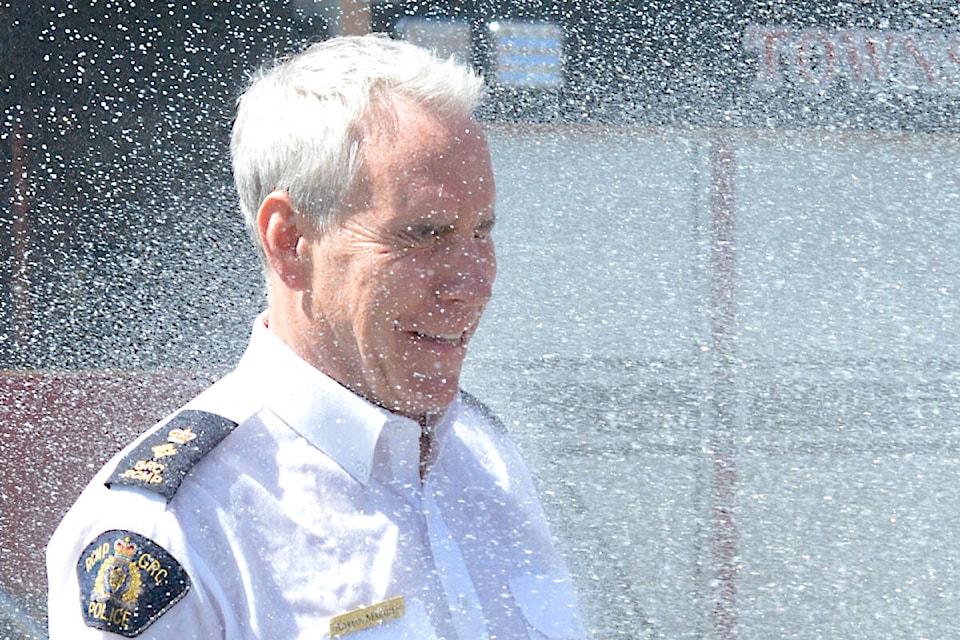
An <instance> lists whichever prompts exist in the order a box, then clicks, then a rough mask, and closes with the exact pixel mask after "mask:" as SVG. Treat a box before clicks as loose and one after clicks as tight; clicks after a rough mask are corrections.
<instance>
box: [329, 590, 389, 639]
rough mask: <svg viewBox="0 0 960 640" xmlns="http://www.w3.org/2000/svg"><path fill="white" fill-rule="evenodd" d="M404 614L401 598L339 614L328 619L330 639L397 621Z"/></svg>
mask: <svg viewBox="0 0 960 640" xmlns="http://www.w3.org/2000/svg"><path fill="white" fill-rule="evenodd" d="M404 613H406V605H405V604H404V602H403V596H397V597H396V598H390V599H389V600H384V601H383V602H378V603H376V604H372V605H370V606H369V607H364V608H363V609H357V610H356V611H348V612H347V613H341V614H340V615H338V616H334V617H332V618H330V637H331V638H337V637H339V636H345V635H347V634H348V633H356V632H357V631H363V630H364V629H369V628H370V627H375V626H377V625H378V624H383V623H384V622H390V621H391V620H397V619H399V618H402V617H403V614H404Z"/></svg>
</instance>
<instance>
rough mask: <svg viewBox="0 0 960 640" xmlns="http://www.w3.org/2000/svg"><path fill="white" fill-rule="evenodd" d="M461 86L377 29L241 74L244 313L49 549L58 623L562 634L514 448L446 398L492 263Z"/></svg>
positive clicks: (321, 633)
mask: <svg viewBox="0 0 960 640" xmlns="http://www.w3.org/2000/svg"><path fill="white" fill-rule="evenodd" d="M480 89H481V87H480V81H479V79H478V78H477V77H476V76H475V75H474V74H473V73H472V72H471V71H469V70H468V69H465V68H462V67H460V66H458V65H456V64H454V63H453V62H440V61H438V60H436V59H435V58H433V57H432V56H430V55H429V54H428V53H426V52H425V51H423V50H421V49H418V48H416V47H413V46H411V45H408V44H403V43H400V42H395V41H392V40H389V39H386V38H381V37H376V36H369V37H360V38H341V39H336V40H332V41H329V42H326V43H321V44H318V45H315V46H313V47H311V48H309V49H308V50H306V51H305V52H303V53H301V54H300V55H297V56H294V57H292V58H291V59H289V60H287V61H285V62H284V63H282V64H280V65H279V66H277V67H275V68H274V69H272V70H269V71H267V72H264V73H263V74H261V75H260V76H259V77H258V78H256V79H255V80H254V82H253V83H252V85H251V86H250V88H249V89H248V90H247V92H246V93H245V94H244V96H243V97H242V98H241V100H240V104H239V110H238V114H237V120H236V123H235V125H234V132H233V142H232V154H233V163H234V172H235V178H236V183H237V187H238V190H239V193H240V201H241V209H242V210H243V213H244V215H245V218H246V222H247V224H248V226H249V228H250V231H251V233H252V235H253V237H254V239H255V241H256V244H257V248H258V251H259V253H260V255H261V257H262V259H263V264H264V270H265V273H266V278H267V283H268V305H267V311H266V312H265V313H264V314H263V315H262V316H260V317H259V318H258V319H257V320H256V321H255V323H254V328H253V334H252V337H251V340H250V345H249V347H248V348H247V351H246V353H245V354H244V356H243V358H242V359H241V361H240V363H239V365H238V366H237V368H236V370H235V371H234V372H232V373H231V374H229V375H227V376H226V377H225V378H224V379H223V380H221V381H219V382H218V383H216V384H215V385H214V386H213V387H211V388H210V389H208V390H207V391H205V392H204V393H202V394H201V395H200V396H198V397H197V398H196V399H194V400H193V401H191V402H190V403H188V404H187V405H186V406H185V407H184V408H183V410H181V411H180V412H178V413H176V414H175V415H173V416H172V417H170V418H168V419H167V420H165V421H164V422H161V423H160V424H159V425H157V426H155V427H154V428H153V429H151V430H150V431H149V432H147V433H146V434H145V435H144V436H142V437H141V438H140V439H139V440H138V441H137V442H135V443H133V444H132V445H131V446H130V447H128V448H127V449H126V450H125V451H123V452H121V453H120V454H119V455H118V456H117V457H116V458H115V459H114V460H113V461H112V462H111V463H109V464H108V465H107V466H106V467H105V468H104V469H103V470H102V471H101V472H100V473H99V474H98V475H97V476H96V477H95V478H94V479H93V481H92V482H91V484H90V485H89V486H88V488H87V489H86V490H85V491H84V493H83V495H82V496H81V497H80V499H79V500H78V501H77V503H76V505H75V506H74V507H73V508H72V509H71V511H70V512H69V513H68V514H67V516H66V517H65V519H64V520H63V522H62V523H61V525H60V527H59V528H58V529H57V532H56V533H55V534H54V537H53V539H52V540H51V542H50V545H49V548H48V570H49V578H50V603H49V605H50V609H49V617H50V635H51V638H52V639H53V640H61V639H65V638H70V639H71V640H74V639H83V638H112V637H116V636H117V635H119V636H126V637H134V636H139V637H142V638H177V639H180V638H203V639H205V640H206V639H212V638H224V639H230V640H233V639H238V640H239V639H247V638H270V639H281V638H327V637H339V636H344V635H350V636H352V637H356V638H357V639H358V640H359V639H361V638H416V639H420V640H423V639H431V638H459V639H461V640H465V639H470V640H473V639H477V638H490V639H493V638H499V639H507V640H513V639H517V638H581V637H583V632H582V631H581V628H580V625H579V622H578V615H577V611H576V605H575V602H574V597H573V595H572V590H571V588H570V584H569V578H568V575H567V571H566V569H565V567H564V563H563V561H562V559H561V558H560V557H559V556H558V554H557V552H556V551H555V550H554V548H553V546H552V544H551V541H550V537H549V533H548V531H547V529H546V526H545V524H544V519H543V515H542V512H541V508H540V506H539V504H538V502H537V500H536V497H535V494H534V489H533V486H532V483H531V480H530V477H529V474H528V473H527V471H526V469H525V467H524V465H523V463H522V461H521V460H520V458H519V457H518V455H517V453H516V451H515V449H514V448H513V447H512V446H511V445H510V444H509V442H508V441H507V438H506V435H505V434H504V432H503V430H502V429H501V428H499V427H498V426H497V422H496V420H495V419H494V418H493V417H492V416H491V415H490V413H489V412H488V411H487V410H486V409H485V408H484V407H483V406H482V405H481V404H479V403H478V402H477V401H476V400H474V399H472V398H471V397H470V396H467V395H465V394H463V393H461V392H460V391H459V388H458V380H459V375H460V368H461V365H462V363H463V359H464V356H465V354H466V348H467V343H468V342H469V340H470V337H471V336H472V335H473V333H474V331H475V330H476V328H477V324H478V322H479V321H480V317H481V315H482V313H483V310H484V306H485V305H486V303H487V301H488V299H489V298H490V294H491V286H492V283H493V279H494V273H495V256H494V247H493V240H492V239H491V236H490V233H491V230H492V228H493V225H494V221H495V218H494V210H493V207H494V182H493V175H492V170H491V165H490V156H489V152H488V149H487V145H486V141H485V138H484V136H483V134H482V132H481V131H480V128H479V126H478V125H477V123H476V122H475V121H474V120H473V118H472V116H471V112H472V110H473V109H474V108H475V106H476V103H477V100H478V96H479V92H480Z"/></svg>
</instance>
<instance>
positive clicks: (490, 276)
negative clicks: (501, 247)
mask: <svg viewBox="0 0 960 640" xmlns="http://www.w3.org/2000/svg"><path fill="white" fill-rule="evenodd" d="M477 243H478V244H480V245H481V246H479V247H464V246H460V247H451V248H450V249H449V250H448V251H447V252H446V253H447V255H445V256H444V258H445V263H444V269H443V272H444V277H443V278H442V280H441V282H440V285H439V289H438V293H439V295H440V299H441V300H445V301H453V300H457V301H460V302H465V303H468V304H481V305H482V304H486V303H487V301H488V300H490V296H491V295H492V294H493V280H494V278H495V277H496V274H497V259H496V255H495V253H494V251H493V246H492V245H491V244H490V241H489V240H483V241H477Z"/></svg>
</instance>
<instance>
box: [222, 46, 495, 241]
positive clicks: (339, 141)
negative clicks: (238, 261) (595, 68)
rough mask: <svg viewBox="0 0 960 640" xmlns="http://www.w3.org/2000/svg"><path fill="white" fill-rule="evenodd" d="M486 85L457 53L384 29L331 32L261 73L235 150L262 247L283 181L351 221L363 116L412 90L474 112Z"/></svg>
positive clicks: (421, 98)
mask: <svg viewBox="0 0 960 640" xmlns="http://www.w3.org/2000/svg"><path fill="white" fill-rule="evenodd" d="M482 85H483V81H482V79H481V78H480V77H479V76H478V75H477V74H476V73H475V72H474V71H473V70H472V69H471V68H469V67H466V66H464V65H462V64H460V63H457V62H456V61H454V60H453V59H450V60H446V61H443V60H440V59H438V58H436V57H435V56H434V55H433V54H431V53H429V52H428V51H426V50H425V49H421V48H419V47H416V46H414V45H412V44H409V43H405V42H401V41H397V40H391V39H390V38H387V37H384V36H377V35H371V36H351V37H341V38H335V39H333V40H328V41H326V42H321V43H318V44H315V45H313V46H311V47H309V48H307V49H306V50H304V51H303V52H301V53H299V54H296V55H294V56H292V57H289V58H287V59H285V60H282V61H280V63H279V64H276V65H275V66H273V67H272V68H268V69H263V70H261V71H259V72H257V73H256V74H254V77H253V78H252V81H251V83H250V85H249V87H248V88H247V90H246V91H245V92H244V94H243V95H242V96H241V98H240V100H239V103H238V109H237V118H236V121H235V122H234V125H233V137H232V140H231V145H230V151H231V156H232V159H233V173H234V180H235V182H236V186H237V191H238V192H239V194H240V209H241V211H242V213H243V217H244V219H245V221H246V224H247V227H248V229H249V230H250V231H251V234H252V235H253V237H254V241H255V243H256V245H257V248H258V250H260V251H261V252H262V248H261V247H260V241H259V238H258V236H257V233H256V226H257V223H256V219H257V212H258V210H259V208H260V205H261V203H262V202H263V200H264V198H266V196H267V195H268V194H270V193H271V192H273V191H275V190H283V191H286V192H287V193H288V194H289V196H290V199H291V202H292V203H293V206H294V207H295V208H296V209H297V210H298V211H300V212H301V213H304V214H305V215H308V216H310V217H311V218H312V219H313V221H314V223H315V224H316V225H317V228H318V229H319V230H320V231H321V232H322V231H324V230H325V229H327V228H329V227H330V226H331V225H335V224H337V223H338V222H341V221H342V218H343V216H344V212H343V209H344V207H343V204H344V202H345V200H346V199H347V198H348V197H349V196H350V194H351V190H352V189H353V187H354V185H356V184H357V181H358V179H359V176H360V172H361V170H362V166H363V157H362V153H361V152H360V148H361V144H362V137H363V126H362V125H363V124H364V122H365V118H368V117H373V116H371V114H372V113H373V112H374V111H375V110H377V111H378V110H379V109H378V108H379V107H380V106H388V105H389V103H390V101H391V100H392V99H395V98H398V97H404V98H408V99H411V100H413V101H414V102H416V103H417V104H422V105H424V106H425V107H427V108H430V109H432V110H435V111H436V112H438V113H439V114H441V115H444V116H445V115H450V116H457V115H464V114H465V115H469V114H471V113H472V112H473V111H474V109H476V107H477V105H478V104H479V101H480V99H481V95H482ZM375 115H376V114H375V113H374V116H375Z"/></svg>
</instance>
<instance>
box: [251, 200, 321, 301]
mask: <svg viewBox="0 0 960 640" xmlns="http://www.w3.org/2000/svg"><path fill="white" fill-rule="evenodd" d="M308 224H309V222H308V221H307V220H306V219H304V218H303V217H302V216H301V215H300V214H299V213H298V212H297V210H296V209H295V208H294V207H293V204H292V203H291V202H290V196H289V195H288V194H287V192H286V191H274V192H272V193H270V194H269V195H267V197H266V198H264V199H263V202H262V203H261V204H260V210H259V211H258V212H257V233H258V234H259V236H260V244H261V246H262V247H263V252H264V255H265V256H266V258H267V264H268V265H269V266H270V270H271V271H273V272H274V274H276V276H277V277H278V278H279V279H280V281H281V282H283V283H284V284H285V285H286V286H288V287H290V288H291V289H296V290H301V289H303V288H304V287H305V286H306V283H307V275H308V269H309V260H308V253H307V246H306V245H307V242H308V237H309V229H308V228H307V225H308Z"/></svg>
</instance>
